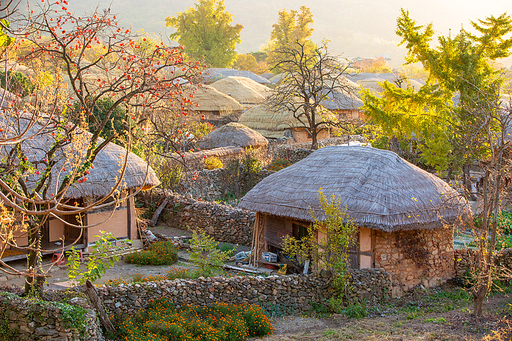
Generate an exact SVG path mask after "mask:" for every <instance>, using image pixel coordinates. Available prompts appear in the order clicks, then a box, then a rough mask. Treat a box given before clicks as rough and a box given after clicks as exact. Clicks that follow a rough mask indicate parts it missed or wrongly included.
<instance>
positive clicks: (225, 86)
mask: <svg viewBox="0 0 512 341" xmlns="http://www.w3.org/2000/svg"><path fill="white" fill-rule="evenodd" d="M211 86H212V87H213V88H215V89H217V90H218V91H220V92H222V93H224V94H226V95H228V96H231V97H233V98H234V99H236V100H237V101H238V102H240V104H242V105H243V106H244V107H251V106H254V105H258V104H260V103H262V102H263V101H265V99H267V97H268V96H270V95H271V93H272V89H270V88H268V87H266V86H265V85H261V84H259V83H256V82H255V81H253V80H252V79H250V78H246V77H226V78H223V79H221V80H218V81H216V82H215V83H213V84H212V85H211Z"/></svg>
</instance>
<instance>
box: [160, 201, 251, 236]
mask: <svg viewBox="0 0 512 341" xmlns="http://www.w3.org/2000/svg"><path fill="white" fill-rule="evenodd" d="M163 196H165V197H167V198H168V199H169V203H168V204H167V206H166V208H165V210H164V212H162V214H161V215H160V219H159V221H160V222H161V223H164V224H166V225H168V226H171V227H175V228H179V229H183V230H187V229H188V228H189V227H190V228H193V229H194V228H197V229H198V230H200V231H205V232H206V233H207V234H208V235H210V236H212V237H213V238H215V240H217V241H220V242H227V243H234V244H240V245H251V241H252V228H253V226H254V219H255V217H256V214H255V213H254V212H250V211H246V210H242V209H240V208H236V207H232V206H228V205H222V204H217V203H215V202H205V201H199V200H195V199H192V198H190V197H186V196H183V195H180V194H177V193H174V192H165V194H164V193H163V192H158V196H157V197H159V198H160V199H158V200H159V201H163ZM153 200H155V199H153Z"/></svg>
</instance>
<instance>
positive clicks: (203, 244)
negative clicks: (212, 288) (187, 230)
mask: <svg viewBox="0 0 512 341" xmlns="http://www.w3.org/2000/svg"><path fill="white" fill-rule="evenodd" d="M190 250H191V251H190V260H191V261H192V262H193V263H194V264H196V265H197V266H198V267H199V269H200V270H201V272H203V273H206V274H209V275H211V274H213V272H214V271H215V270H217V269H218V268H220V267H222V265H224V263H225V262H226V261H227V260H228V259H229V257H231V254H232V253H233V251H234V249H231V250H230V251H221V250H220V249H219V243H218V242H217V241H215V239H213V237H211V236H208V235H207V234H206V233H205V232H204V231H197V230H194V231H192V239H191V241H190Z"/></svg>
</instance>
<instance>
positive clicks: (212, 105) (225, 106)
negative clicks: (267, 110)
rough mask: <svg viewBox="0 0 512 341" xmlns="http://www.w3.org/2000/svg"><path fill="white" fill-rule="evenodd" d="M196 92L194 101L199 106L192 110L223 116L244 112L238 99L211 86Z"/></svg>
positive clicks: (202, 87)
mask: <svg viewBox="0 0 512 341" xmlns="http://www.w3.org/2000/svg"><path fill="white" fill-rule="evenodd" d="M194 92H195V94H194V98H193V100H192V101H193V103H195V104H197V105H198V106H197V107H196V106H191V107H190V110H201V111H218V112H219V114H220V115H221V116H224V115H229V114H232V113H234V112H238V111H242V110H244V107H242V105H241V104H240V103H238V101H237V100H236V99H234V98H233V97H230V96H228V95H226V94H223V93H222V92H220V91H217V89H215V88H212V87H211V86H201V87H197V90H195V91H194Z"/></svg>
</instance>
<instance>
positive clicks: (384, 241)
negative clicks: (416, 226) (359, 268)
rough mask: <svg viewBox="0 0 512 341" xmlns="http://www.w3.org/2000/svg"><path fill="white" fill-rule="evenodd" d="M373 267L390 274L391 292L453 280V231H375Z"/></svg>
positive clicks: (397, 293) (447, 229) (398, 293)
mask: <svg viewBox="0 0 512 341" xmlns="http://www.w3.org/2000/svg"><path fill="white" fill-rule="evenodd" d="M374 232H375V243H374V257H375V267H376V268H381V269H383V270H385V271H387V272H389V273H390V274H391V279H392V281H393V287H394V289H393V290H394V292H393V296H396V295H400V292H401V291H404V290H409V289H411V288H413V287H415V286H417V285H419V284H422V285H423V286H425V287H432V286H436V285H438V284H440V283H442V282H445V281H446V280H448V279H450V278H453V275H454V266H453V252H454V251H453V228H452V227H449V228H448V227H445V228H441V229H434V230H412V231H398V232H392V233H388V232H383V231H380V230H375V231H374Z"/></svg>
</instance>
